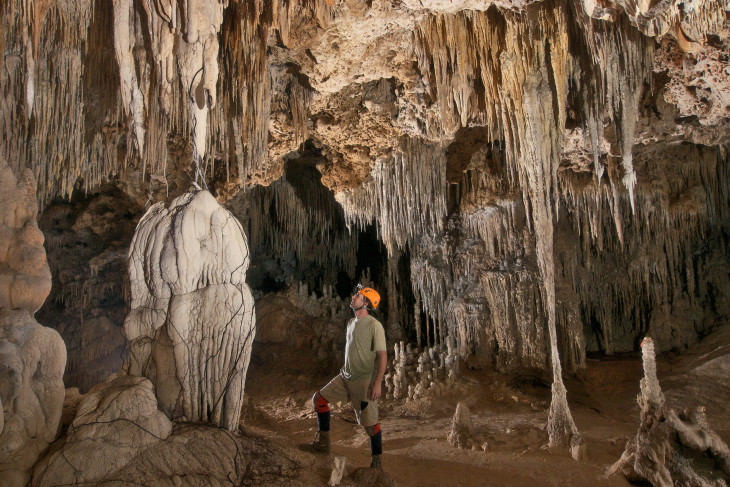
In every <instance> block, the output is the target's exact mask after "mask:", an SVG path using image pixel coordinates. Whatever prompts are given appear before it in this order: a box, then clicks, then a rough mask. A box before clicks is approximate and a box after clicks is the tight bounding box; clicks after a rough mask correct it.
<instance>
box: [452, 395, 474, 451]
mask: <svg viewBox="0 0 730 487" xmlns="http://www.w3.org/2000/svg"><path fill="white" fill-rule="evenodd" d="M447 440H448V441H449V445H451V446H453V447H456V448H474V447H476V446H477V445H478V443H479V440H478V439H477V438H476V436H475V435H474V425H473V424H472V421H471V414H470V413H469V408H468V407H467V405H466V404H464V403H463V402H460V403H459V404H457V406H456V412H455V413H454V418H453V419H452V420H451V430H450V431H449V436H448V437H447Z"/></svg>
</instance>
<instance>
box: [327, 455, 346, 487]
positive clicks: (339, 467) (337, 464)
mask: <svg viewBox="0 0 730 487" xmlns="http://www.w3.org/2000/svg"><path fill="white" fill-rule="evenodd" d="M332 464H333V466H332V473H331V474H330V479H329V481H328V482H327V485H330V486H332V487H335V486H337V485H340V481H341V480H342V477H344V476H345V474H346V473H347V470H346V469H345V465H346V464H347V458H345V457H335V459H334V460H333V462H332Z"/></svg>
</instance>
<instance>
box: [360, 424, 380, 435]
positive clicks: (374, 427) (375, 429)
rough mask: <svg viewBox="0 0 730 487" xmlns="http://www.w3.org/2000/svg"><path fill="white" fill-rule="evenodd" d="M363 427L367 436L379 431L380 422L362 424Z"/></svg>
mask: <svg viewBox="0 0 730 487" xmlns="http://www.w3.org/2000/svg"><path fill="white" fill-rule="evenodd" d="M363 428H364V429H365V432H366V433H367V434H368V436H375V435H377V434H378V433H380V423H377V424H374V425H372V426H363Z"/></svg>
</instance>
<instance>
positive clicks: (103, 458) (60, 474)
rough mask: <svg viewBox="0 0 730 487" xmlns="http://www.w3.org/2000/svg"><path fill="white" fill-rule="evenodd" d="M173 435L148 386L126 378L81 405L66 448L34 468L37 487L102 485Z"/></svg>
mask: <svg viewBox="0 0 730 487" xmlns="http://www.w3.org/2000/svg"><path fill="white" fill-rule="evenodd" d="M171 432H172V423H170V420H169V419H167V417H166V416H165V415H164V414H163V413H162V411H160V410H158V409H157V400H156V399H155V395H154V390H153V386H152V383H151V382H150V381H149V380H147V379H145V378H143V377H131V376H123V377H120V378H118V379H115V380H113V381H111V382H108V383H104V384H100V385H99V386H98V387H96V388H95V389H94V390H92V391H91V392H89V394H87V395H86V396H85V397H84V398H83V399H82V401H81V402H80V403H79V405H78V410H77V413H76V417H75V418H74V420H73V423H72V424H71V426H70V427H69V430H68V432H67V434H66V437H65V438H64V444H63V446H62V447H61V448H60V449H59V450H56V451H55V452H53V453H51V454H50V455H49V456H47V457H46V458H44V459H43V460H42V461H41V462H39V463H38V465H37V466H36V467H35V470H34V473H33V485H34V486H45V485H48V486H51V485H58V484H78V483H85V482H97V481H101V480H103V479H105V478H106V477H107V476H109V475H110V474H112V473H114V472H116V471H117V470H119V469H121V468H123V467H125V466H126V465H127V464H128V463H129V462H131V461H132V460H133V459H134V458H135V457H136V456H137V455H138V454H139V453H140V451H143V450H144V449H145V448H147V447H149V446H150V445H152V444H154V443H157V442H160V441H163V440H165V439H166V438H167V437H168V436H170V433H171Z"/></svg>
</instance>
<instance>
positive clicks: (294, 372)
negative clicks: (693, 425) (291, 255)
mask: <svg viewBox="0 0 730 487" xmlns="http://www.w3.org/2000/svg"><path fill="white" fill-rule="evenodd" d="M725 328H728V327H725ZM715 335H716V336H715V337H714V341H713V339H710V340H705V341H703V344H701V345H700V346H699V347H695V348H694V349H690V350H688V351H686V352H684V353H683V354H681V355H673V354H669V355H665V356H660V357H659V359H658V371H659V379H660V383H662V382H665V383H666V384H667V385H669V386H671V389H667V388H665V390H664V391H665V393H666V395H667V405H668V406H669V407H675V408H679V407H686V406H692V405H695V406H696V405H705V406H706V408H707V416H708V420H709V421H710V426H711V427H712V428H713V429H714V430H715V431H716V432H717V433H719V434H720V436H721V437H722V438H723V440H725V441H726V442H727V440H728V439H729V438H730V418H728V414H727V413H726V411H725V409H726V407H724V405H726V403H727V400H728V399H730V398H728V397H724V398H723V397H718V396H717V394H716V393H717V390H716V389H715V390H714V391H713V388H712V387H706V388H705V389H708V391H707V393H706V394H700V393H698V392H697V390H696V387H695V389H694V390H693V389H692V387H690V386H692V385H694V386H697V382H698V381H697V379H696V377H693V376H691V374H690V372H691V370H692V368H693V367H697V365H698V364H699V363H700V362H701V363H705V362H706V361H707V360H708V359H710V360H711V359H712V358H717V357H721V358H722V359H723V361H722V363H721V367H726V365H727V363H728V360H727V358H728V357H730V350H729V349H730V345H727V344H728V343H730V340H728V339H727V338H728V337H729V336H730V330H723V331H722V332H721V333H720V334H719V336H717V334H715ZM711 337H712V336H711ZM307 355H308V352H307V351H297V350H291V349H288V348H287V347H285V346H283V345H260V344H257V345H256V346H255V347H254V357H253V359H252V362H251V366H250V368H249V376H248V381H247V389H246V394H247V396H248V405H247V406H246V408H245V410H244V415H243V417H242V427H243V429H244V431H245V430H249V431H251V432H254V433H259V434H265V435H266V436H267V437H268V438H270V439H271V438H274V439H275V441H277V442H280V443H281V445H282V447H284V448H287V449H290V448H296V446H297V445H299V444H302V443H308V442H309V441H311V439H312V437H313V436H314V434H315V431H316V419H315V415H314V413H313V412H312V410H311V405H310V399H311V396H312V394H313V393H314V391H315V390H316V389H317V388H319V387H321V386H323V385H324V384H325V383H326V382H327V381H328V380H329V379H330V378H331V377H332V376H333V375H334V374H336V372H337V367H336V366H334V367H329V366H323V365H322V364H319V363H317V362H316V361H314V360H311V359H309V358H308V357H307ZM715 362H717V361H715ZM272 364H275V365H273V366H272ZM723 364H724V365H723ZM715 365H717V364H716V363H715ZM725 372H727V371H725ZM719 373H720V374H722V373H723V371H722V370H720V372H719ZM642 374H643V371H642V363H641V358H640V357H639V355H638V354H633V355H624V356H614V357H608V358H602V359H594V360H590V359H589V360H588V363H587V366H586V368H585V369H582V370H580V371H579V372H578V373H577V374H576V375H574V376H571V377H569V378H566V387H567V389H568V401H569V403H570V407H571V412H572V414H573V417H574V420H575V423H576V425H577V427H578V430H579V431H580V433H581V434H582V435H583V438H584V440H585V442H586V445H587V455H588V457H587V459H586V460H584V461H581V462H577V461H574V460H573V459H572V458H571V456H570V454H569V452H568V451H567V450H564V449H561V448H550V447H548V446H547V443H548V435H547V432H546V431H545V424H546V422H547V413H548V406H549V402H550V389H549V385H546V384H544V383H542V382H541V381H540V380H539V379H537V378H536V377H533V376H529V375H525V374H517V373H512V374H504V373H497V372H494V371H491V370H465V371H462V373H461V374H460V378H459V380H458V381H457V383H456V384H455V385H453V386H451V387H448V388H445V389H442V390H441V391H438V392H433V391H432V392H431V393H429V394H428V395H426V396H424V397H422V398H420V399H418V400H415V401H407V402H405V401H402V400H400V401H395V400H393V399H384V400H381V425H382V430H383V467H384V470H385V471H386V472H387V473H388V474H390V476H391V477H392V479H394V480H395V481H396V482H397V485H399V486H439V485H460V486H471V485H495V486H501V485H511V486H523V485H524V486H528V485H529V486H536V485H545V486H553V485H556V486H557V485H571V486H580V485H586V486H589V485H590V486H602V485H606V486H608V485H611V486H620V485H630V484H629V483H628V482H627V481H626V480H625V479H624V478H623V477H622V476H620V475H619V476H613V477H611V478H606V477H605V474H604V473H605V471H606V469H607V468H608V467H609V466H610V465H611V464H613V463H614V462H615V461H616V460H618V458H619V457H620V456H621V453H622V452H623V450H624V447H625V444H626V441H627V440H628V439H629V438H630V437H632V436H634V435H635V434H636V430H637V427H638V425H639V409H638V406H637V405H636V396H637V394H638V393H639V381H640V379H641V377H642ZM726 376H727V375H725V377H726ZM684 379H686V380H684ZM720 380H723V381H724V379H720ZM690 382H691V384H690ZM723 394H724V392H723ZM459 402H464V403H465V404H466V405H467V406H468V407H469V410H470V412H471V418H472V422H473V425H474V433H475V443H476V445H475V447H474V448H473V449H466V450H465V449H457V448H454V447H451V446H450V445H449V443H448V441H447V434H448V432H449V430H450V427H451V421H452V417H453V414H454V412H455V410H456V405H457V404H458V403H459ZM332 411H333V417H332V433H331V437H332V454H331V455H330V456H312V460H311V461H312V468H310V469H308V472H307V478H308V481H315V482H316V480H317V479H319V480H321V485H327V481H328V480H329V476H330V473H331V471H332V465H333V457H334V456H344V457H346V459H347V466H346V468H347V472H346V473H351V472H353V470H355V469H357V468H360V467H366V466H368V464H369V444H368V439H367V436H366V435H365V433H364V432H363V431H362V429H361V428H359V427H358V426H357V424H356V422H355V417H354V414H353V413H352V411H351V409H350V408H349V407H347V406H345V407H336V406H335V407H333V409H332ZM342 485H347V482H343V484H342Z"/></svg>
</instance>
